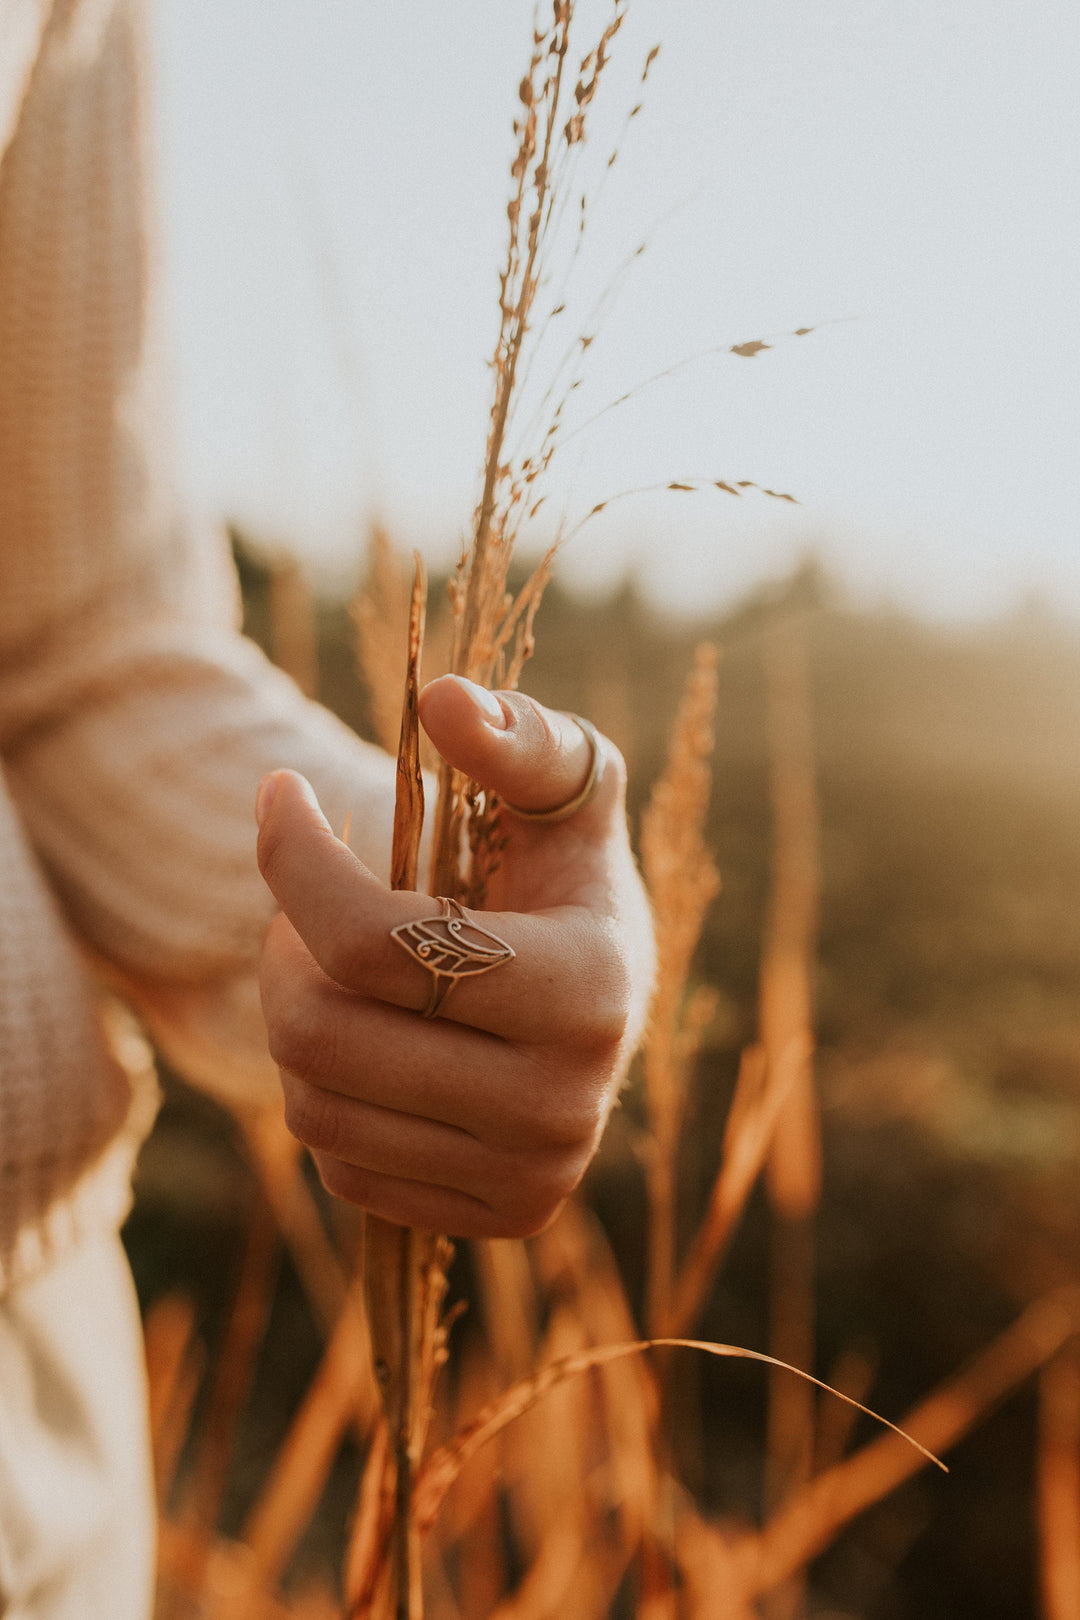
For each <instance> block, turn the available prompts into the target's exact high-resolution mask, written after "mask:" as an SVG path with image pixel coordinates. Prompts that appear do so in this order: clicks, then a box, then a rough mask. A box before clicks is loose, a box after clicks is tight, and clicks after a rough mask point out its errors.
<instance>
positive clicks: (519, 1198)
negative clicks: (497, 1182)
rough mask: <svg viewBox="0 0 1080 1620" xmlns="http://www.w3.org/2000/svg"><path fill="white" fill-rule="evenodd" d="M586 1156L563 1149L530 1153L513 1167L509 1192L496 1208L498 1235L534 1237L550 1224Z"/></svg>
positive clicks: (582, 1168) (574, 1181) (569, 1192)
mask: <svg viewBox="0 0 1080 1620" xmlns="http://www.w3.org/2000/svg"><path fill="white" fill-rule="evenodd" d="M587 1162H588V1155H582V1154H580V1153H575V1152H571V1151H568V1150H565V1149H561V1150H557V1151H554V1152H551V1151H549V1152H547V1153H545V1154H542V1155H539V1154H534V1155H531V1156H530V1157H529V1159H528V1160H527V1161H524V1162H522V1163H519V1164H518V1165H517V1166H515V1174H514V1176H513V1177H512V1178H510V1182H511V1186H512V1192H511V1194H510V1196H508V1198H507V1199H506V1201H505V1202H504V1203H502V1204H501V1205H500V1206H499V1208H498V1209H497V1210H496V1217H495V1218H496V1220H497V1221H498V1223H499V1226H500V1231H499V1234H498V1235H499V1236H500V1237H513V1238H528V1237H535V1236H536V1235H537V1234H538V1233H539V1232H542V1231H543V1230H544V1228H545V1227H547V1226H550V1224H551V1222H552V1221H553V1220H554V1219H555V1217H556V1215H557V1214H558V1213H559V1211H560V1209H561V1208H562V1206H563V1205H564V1204H565V1202H566V1200H567V1199H568V1198H569V1196H570V1194H571V1193H572V1192H573V1190H574V1188H575V1187H576V1186H577V1184H578V1182H579V1181H580V1180H581V1176H582V1174H583V1172H584V1169H585V1164H586V1163H587Z"/></svg>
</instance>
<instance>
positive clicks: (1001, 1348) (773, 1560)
mask: <svg viewBox="0 0 1080 1620" xmlns="http://www.w3.org/2000/svg"><path fill="white" fill-rule="evenodd" d="M1078 1332H1080V1289H1077V1288H1064V1289H1060V1290H1057V1291H1056V1292H1054V1293H1052V1294H1049V1295H1047V1296H1046V1297H1045V1298H1043V1299H1041V1300H1038V1301H1036V1303H1035V1304H1034V1305H1031V1306H1029V1307H1028V1309H1027V1310H1026V1311H1024V1313H1023V1314H1022V1315H1021V1316H1020V1317H1018V1318H1017V1320H1016V1321H1015V1322H1014V1323H1013V1324H1012V1325H1011V1326H1010V1327H1008V1328H1006V1330H1005V1332H1004V1333H1002V1334H1001V1335H1000V1337H998V1338H997V1339H995V1340H994V1341H993V1342H992V1343H991V1344H989V1345H988V1346H987V1348H986V1349H985V1350H983V1351H982V1352H981V1353H980V1354H979V1355H978V1356H977V1357H976V1358H975V1359H974V1361H972V1362H971V1364H970V1365H969V1366H968V1367H967V1368H966V1369H965V1370H964V1371H963V1372H960V1373H958V1374H957V1375H956V1377H955V1378H952V1379H949V1380H948V1382H946V1383H945V1384H943V1385H942V1386H941V1387H940V1389H938V1390H937V1391H935V1393H934V1394H932V1395H930V1396H928V1397H927V1399H926V1400H924V1401H920V1402H919V1404H918V1405H917V1406H916V1407H915V1408H914V1409H913V1410H912V1411H911V1412H909V1413H908V1415H907V1416H906V1417H905V1419H904V1422H903V1429H904V1431H905V1433H906V1434H908V1435H909V1436H912V1437H913V1438H914V1439H915V1440H916V1441H917V1442H918V1443H919V1445H920V1446H923V1447H926V1448H927V1449H929V1450H930V1451H932V1452H934V1453H936V1454H938V1455H940V1454H941V1453H943V1452H946V1451H948V1450H949V1448H950V1446H953V1445H955V1444H956V1442H957V1441H958V1440H960V1439H961V1438H962V1437H963V1436H964V1435H965V1434H966V1433H967V1432H968V1430H969V1429H971V1428H972V1427H974V1425H975V1424H976V1423H977V1422H978V1421H979V1420H980V1419H981V1418H982V1417H984V1416H985V1414H986V1413H987V1412H988V1411H989V1410H990V1408H991V1407H993V1406H994V1405H995V1404H996V1403H997V1402H998V1401H1000V1400H1002V1399H1003V1397H1004V1396H1006V1395H1007V1394H1009V1392H1010V1391H1011V1390H1013V1389H1015V1388H1016V1387H1017V1386H1018V1385H1020V1384H1022V1383H1023V1382H1024V1380H1025V1379H1026V1378H1030V1376H1031V1374H1032V1373H1033V1372H1036V1371H1037V1370H1038V1369H1039V1368H1040V1367H1041V1366H1043V1365H1044V1364H1045V1363H1046V1362H1047V1361H1049V1360H1050V1359H1051V1357H1053V1356H1055V1355H1056V1354H1057V1353H1058V1351H1059V1350H1060V1349H1061V1347H1062V1345H1064V1344H1065V1343H1066V1342H1067V1341H1068V1340H1069V1339H1070V1338H1072V1337H1073V1336H1074V1335H1075V1334H1076V1333H1078ZM923 1466H924V1463H923V1461H922V1459H921V1458H920V1457H919V1455H918V1454H917V1453H916V1452H914V1451H912V1450H911V1449H910V1447H909V1446H907V1445H906V1444H905V1443H904V1442H903V1441H902V1440H900V1439H898V1438H897V1436H896V1435H894V1434H886V1435H882V1436H881V1437H880V1438H879V1439H877V1440H872V1441H871V1442H870V1443H869V1444H868V1445H866V1446H864V1447H863V1448H862V1450H861V1451H857V1452H856V1453H855V1454H854V1455H853V1456H851V1457H848V1458H846V1459H845V1460H844V1461H843V1462H841V1463H838V1464H837V1465H836V1466H835V1467H834V1468H831V1469H828V1470H827V1471H826V1472H825V1473H823V1474H819V1475H818V1476H817V1477H816V1478H815V1479H813V1480H812V1481H811V1482H810V1483H809V1484H808V1485H805V1486H804V1487H803V1488H802V1489H801V1490H800V1491H799V1492H798V1493H797V1495H795V1496H793V1497H792V1498H791V1499H790V1500H789V1501H788V1502H787V1503H786V1504H785V1505H784V1507H783V1508H782V1509H781V1510H780V1511H779V1513H777V1515H776V1516H775V1518H773V1519H772V1520H770V1522H769V1523H768V1524H767V1525H766V1526H765V1528H764V1529H763V1530H762V1531H761V1532H760V1534H759V1535H756V1536H751V1537H747V1538H745V1539H744V1541H743V1543H742V1545H741V1547H740V1549H739V1558H740V1561H741V1563H742V1566H743V1570H744V1575H743V1590H744V1592H745V1593H746V1595H747V1597H748V1598H753V1597H755V1596H760V1595H761V1594H762V1593H764V1592H769V1591H773V1590H775V1588H776V1587H778V1586H780V1585H781V1584H782V1583H783V1582H784V1581H787V1580H789V1579H790V1578H791V1576H792V1575H794V1574H796V1573H797V1572H798V1571H799V1570H801V1569H804V1568H805V1567H806V1565H807V1564H808V1563H810V1561H811V1560H812V1559H813V1558H815V1557H816V1556H817V1555H818V1553H820V1552H822V1551H823V1550H824V1549H825V1548H826V1547H827V1546H829V1545H830V1543H831V1542H832V1541H833V1540H834V1539H835V1537H836V1536H837V1534H838V1533H839V1531H840V1530H841V1529H842V1528H843V1527H844V1525H846V1524H848V1523H849V1522H850V1520H852V1519H853V1518H855V1517H856V1516H857V1515H858V1514H860V1513H863V1512H865V1510H866V1509H867V1508H868V1507H870V1506H872V1505H873V1503H875V1502H879V1501H881V1499H882V1498H883V1497H885V1496H888V1494H889V1492H890V1491H893V1490H895V1489H896V1487H897V1486H898V1485H900V1484H902V1482H903V1481H904V1480H905V1479H909V1478H910V1477H911V1475H912V1474H915V1473H917V1472H918V1471H919V1469H920V1468H922V1467H923Z"/></svg>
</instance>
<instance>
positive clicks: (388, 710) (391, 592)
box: [343, 523, 451, 843]
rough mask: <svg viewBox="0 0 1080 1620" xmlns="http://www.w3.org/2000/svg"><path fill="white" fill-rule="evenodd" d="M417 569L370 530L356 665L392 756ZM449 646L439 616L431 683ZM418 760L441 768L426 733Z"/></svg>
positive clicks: (433, 628) (357, 618)
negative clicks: (413, 581) (413, 576)
mask: <svg viewBox="0 0 1080 1620" xmlns="http://www.w3.org/2000/svg"><path fill="white" fill-rule="evenodd" d="M413 567H415V565H413ZM413 567H410V559H409V558H407V557H406V556H404V555H403V554H402V553H401V552H400V551H399V550H398V549H397V547H396V546H395V545H394V543H393V541H392V540H391V538H390V536H389V534H388V533H387V531H386V530H385V529H384V528H383V526H382V525H381V524H380V523H374V524H372V526H371V529H370V531H369V535H368V544H367V551H366V566H365V570H364V582H363V585H362V586H361V588H360V590H359V591H358V592H357V595H356V597H355V598H354V600H353V602H352V603H351V604H350V608H349V614H350V617H351V619H352V621H353V624H354V625H355V627H356V642H355V653H356V664H357V669H358V671H359V673H360V676H361V679H362V680H363V683H364V686H365V689H366V691H367V694H368V701H369V703H370V705H371V722H372V727H373V730H374V733H375V740H376V741H377V742H378V743H380V744H381V746H382V747H383V748H384V749H385V750H386V752H387V753H388V754H394V753H396V751H397V745H398V741H399V738H400V735H401V690H402V685H403V683H404V680H405V674H406V666H407V663H408V653H407V648H408V638H409V609H410V604H411V601H412V575H413ZM450 641H451V623H450V616H449V614H448V613H445V612H443V613H439V614H436V615H435V618H434V622H433V623H430V622H429V623H428V624H427V626H426V627H425V631H424V670H425V677H426V679H427V680H429V681H430V680H434V679H435V677H436V676H438V675H443V674H445V673H446V671H447V670H448V669H449V667H450V650H451V649H450ZM420 758H421V763H422V764H423V766H424V769H425V770H435V769H436V768H437V765H438V756H437V755H436V753H435V750H434V749H433V748H432V747H431V744H430V743H429V742H428V739H427V737H426V735H425V734H424V733H423V732H421V734H420ZM343 842H344V843H348V838H347V836H343Z"/></svg>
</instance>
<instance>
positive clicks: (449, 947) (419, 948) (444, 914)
mask: <svg viewBox="0 0 1080 1620" xmlns="http://www.w3.org/2000/svg"><path fill="white" fill-rule="evenodd" d="M439 905H440V906H441V907H442V910H441V912H440V913H439V915H438V916H437V917H422V918H420V919H419V920H418V921H417V922H411V923H400V924H399V925H398V927H397V928H391V930H390V938H391V939H394V940H396V941H397V943H398V944H399V945H400V946H401V947H402V949H403V950H405V951H407V952H408V953H409V955H410V956H411V957H412V959H413V961H414V962H418V963H419V965H420V966H421V967H422V968H425V969H426V970H427V972H428V973H430V974H431V976H432V979H431V994H430V996H429V997H428V1003H427V1006H426V1007H425V1008H424V1010H423V1017H425V1018H434V1017H435V1015H436V1013H437V1012H438V1011H439V1008H440V1007H441V1006H442V1004H443V1002H444V1001H445V1000H446V998H447V996H448V995H449V994H450V992H451V990H452V989H453V988H454V986H455V984H457V982H458V980H459V979H468V978H474V977H475V976H476V975H477V974H479V973H490V972H491V970H492V968H497V967H501V966H502V965H503V963H504V962H512V961H513V959H514V951H513V950H512V949H511V947H510V946H509V945H508V944H507V943H506V941H505V940H504V939H500V938H499V936H498V935H497V934H492V933H489V932H488V930H487V929H486V928H481V927H480V925H479V923H475V922H473V920H472V918H471V917H467V916H466V915H465V910H464V908H463V907H462V906H460V905H459V904H458V902H457V901H456V900H448V899H446V898H445V897H444V896H440V897H439Z"/></svg>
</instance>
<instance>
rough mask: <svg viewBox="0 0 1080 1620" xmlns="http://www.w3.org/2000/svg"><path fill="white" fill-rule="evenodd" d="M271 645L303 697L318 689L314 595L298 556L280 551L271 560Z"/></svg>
mask: <svg viewBox="0 0 1080 1620" xmlns="http://www.w3.org/2000/svg"><path fill="white" fill-rule="evenodd" d="M269 596H270V645H271V649H272V652H273V658H274V662H275V664H277V666H278V668H279V669H283V670H284V671H285V673H286V675H289V676H291V678H292V679H293V680H294V681H295V682H296V685H297V686H298V687H299V688H300V690H301V692H303V694H304V696H305V697H315V695H316V694H317V692H318V690H319V635H318V626H317V623H316V616H315V599H314V597H313V596H312V593H311V588H310V586H309V585H308V582H307V580H306V578H305V577H304V571H303V569H302V568H301V566H300V564H299V562H298V561H297V559H296V558H295V557H294V556H292V555H291V553H289V552H279V553H277V554H276V555H275V556H274V557H272V558H271V561H270V571H269Z"/></svg>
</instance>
